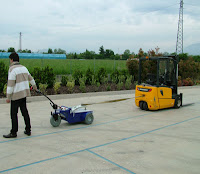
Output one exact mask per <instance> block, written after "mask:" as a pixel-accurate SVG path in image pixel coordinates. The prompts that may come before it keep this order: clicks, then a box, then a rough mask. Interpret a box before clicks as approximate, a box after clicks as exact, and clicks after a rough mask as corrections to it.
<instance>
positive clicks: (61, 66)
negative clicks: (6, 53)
mask: <svg viewBox="0 0 200 174" xmlns="http://www.w3.org/2000/svg"><path fill="white" fill-rule="evenodd" d="M0 61H3V62H4V63H5V64H6V65H7V66H9V59H0ZM20 63H21V64H22V65H24V66H26V67H27V68H28V70H29V71H30V72H32V71H33V69H34V68H35V67H41V68H44V67H45V66H47V65H49V67H51V68H53V70H54V72H55V74H56V75H61V74H72V73H73V72H74V71H75V70H76V69H78V70H81V71H83V72H85V71H86V70H87V69H88V68H90V69H91V70H93V71H95V72H97V71H98V69H100V68H101V67H103V68H105V69H106V71H107V73H112V72H113V71H114V69H115V70H116V69H117V70H122V69H126V61H124V60H96V59H94V60H74V59H66V60H61V59H60V60H52V59H20Z"/></svg>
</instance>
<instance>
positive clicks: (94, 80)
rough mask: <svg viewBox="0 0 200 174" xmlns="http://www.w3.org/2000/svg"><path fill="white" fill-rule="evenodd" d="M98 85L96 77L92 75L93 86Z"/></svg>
mask: <svg viewBox="0 0 200 174" xmlns="http://www.w3.org/2000/svg"><path fill="white" fill-rule="evenodd" d="M96 83H97V80H96V78H95V75H92V82H91V85H96Z"/></svg>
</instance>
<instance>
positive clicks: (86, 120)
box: [84, 113, 94, 124]
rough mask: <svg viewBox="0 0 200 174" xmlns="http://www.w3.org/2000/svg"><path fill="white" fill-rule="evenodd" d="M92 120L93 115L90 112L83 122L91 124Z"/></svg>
mask: <svg viewBox="0 0 200 174" xmlns="http://www.w3.org/2000/svg"><path fill="white" fill-rule="evenodd" d="M93 120H94V116H93V114H92V113H87V114H86V116H85V120H84V123H85V124H92V122H93Z"/></svg>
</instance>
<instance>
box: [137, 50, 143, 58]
mask: <svg viewBox="0 0 200 174" xmlns="http://www.w3.org/2000/svg"><path fill="white" fill-rule="evenodd" d="M138 57H139V58H140V57H144V51H143V50H142V48H140V49H139V52H138Z"/></svg>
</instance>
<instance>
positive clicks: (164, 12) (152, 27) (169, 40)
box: [0, 0, 200, 52]
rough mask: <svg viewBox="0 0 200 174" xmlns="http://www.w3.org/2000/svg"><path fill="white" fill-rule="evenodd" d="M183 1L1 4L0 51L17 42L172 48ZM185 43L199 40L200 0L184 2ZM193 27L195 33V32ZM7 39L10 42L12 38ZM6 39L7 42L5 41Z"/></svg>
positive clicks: (26, 44) (38, 46)
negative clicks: (180, 4)
mask: <svg viewBox="0 0 200 174" xmlns="http://www.w3.org/2000/svg"><path fill="white" fill-rule="evenodd" d="M179 3H180V0H175V1H174V0H168V1H160V0H151V1H149V0H142V1H138V0H123V1H121V0H84V1H83V0H43V1H40V0H29V1H27V0H18V1H4V2H2V3H1V6H0V12H1V13H2V14H4V15H0V21H1V26H2V27H1V28H0V38H1V42H0V49H2V48H7V47H10V46H11V45H9V44H10V43H12V42H15V43H16V44H15V45H17V43H19V41H18V39H19V32H22V33H23V37H22V42H23V44H22V45H23V47H24V49H25V48H27V49H31V50H33V51H37V50H38V49H43V48H46V49H47V47H52V48H58V47H60V48H62V49H66V50H67V51H68V52H70V51H71V50H80V51H85V49H86V48H87V49H89V50H94V51H95V50H96V51H98V49H99V47H100V46H101V45H104V47H105V48H109V49H113V50H114V51H115V52H118V50H119V49H120V50H121V52H123V50H125V49H130V50H131V51H134V52H137V51H138V50H139V48H140V47H143V49H144V50H146V51H148V49H151V48H154V47H156V46H159V47H162V48H161V50H164V51H169V52H173V51H174V50H175V44H176V34H177V26H178V13H179ZM184 3H185V4H184V36H185V37H184V44H190V43H193V42H200V40H199V39H198V37H197V36H198V35H199V34H200V31H199V30H198V28H199V25H200V24H199V23H200V22H199V21H200V20H199V17H200V14H199V13H198V11H199V6H200V2H199V0H190V1H189V0H185V1H184ZM194 30H195V31H194ZM8 39H9V41H7V42H5V41H6V40H8ZM2 41H4V42H2Z"/></svg>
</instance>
